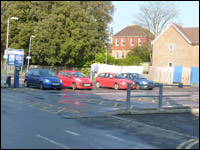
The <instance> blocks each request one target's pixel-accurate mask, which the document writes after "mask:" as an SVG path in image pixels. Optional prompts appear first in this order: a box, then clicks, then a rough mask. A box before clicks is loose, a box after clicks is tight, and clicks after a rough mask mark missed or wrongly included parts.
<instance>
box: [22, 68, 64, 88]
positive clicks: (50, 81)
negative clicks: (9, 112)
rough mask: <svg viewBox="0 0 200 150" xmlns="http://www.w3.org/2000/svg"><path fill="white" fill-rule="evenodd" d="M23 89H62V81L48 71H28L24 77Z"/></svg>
mask: <svg viewBox="0 0 200 150" xmlns="http://www.w3.org/2000/svg"><path fill="white" fill-rule="evenodd" d="M24 85H25V87H29V86H30V85H33V86H37V87H39V88H40V89H41V90H43V89H44V88H57V89H58V90H61V89H62V80H60V79H59V78H58V77H57V76H56V74H55V73H54V72H52V71H51V70H48V69H30V70H29V72H28V73H26V75H25V80H24Z"/></svg>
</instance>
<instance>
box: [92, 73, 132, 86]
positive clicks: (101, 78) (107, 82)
mask: <svg viewBox="0 0 200 150" xmlns="http://www.w3.org/2000/svg"><path fill="white" fill-rule="evenodd" d="M128 83H131V84H135V83H134V81H131V80H128V79H126V78H125V77H124V76H123V75H121V74H119V73H100V74H99V75H98V76H97V78H96V81H95V84H96V87H97V88H99V87H110V88H114V89H115V90H118V89H127V87H128ZM131 89H135V85H132V87H131Z"/></svg>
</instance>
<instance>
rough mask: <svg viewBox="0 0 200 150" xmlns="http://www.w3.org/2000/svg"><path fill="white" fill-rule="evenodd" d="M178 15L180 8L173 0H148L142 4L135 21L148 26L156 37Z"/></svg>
mask: <svg viewBox="0 0 200 150" xmlns="http://www.w3.org/2000/svg"><path fill="white" fill-rule="evenodd" d="M177 16H178V8H177V6H176V5H175V4H174V3H173V2H172V1H148V2H145V3H143V4H142V5H140V13H139V14H137V15H134V17H135V21H134V22H133V23H135V24H138V25H140V26H142V27H147V28H148V29H149V30H150V31H151V33H153V34H154V38H155V37H157V36H158V35H159V34H160V33H161V32H162V30H163V29H164V28H165V27H166V25H168V24H169V23H170V21H172V19H174V18H176V17H177Z"/></svg>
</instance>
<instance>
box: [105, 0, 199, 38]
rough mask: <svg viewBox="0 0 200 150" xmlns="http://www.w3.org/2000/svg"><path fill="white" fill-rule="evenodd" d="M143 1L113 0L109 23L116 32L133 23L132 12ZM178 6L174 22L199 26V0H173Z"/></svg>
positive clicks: (183, 25)
mask: <svg viewBox="0 0 200 150" xmlns="http://www.w3.org/2000/svg"><path fill="white" fill-rule="evenodd" d="M142 3H143V1H113V5H114V6H115V12H114V15H113V22H112V23H110V24H109V26H110V27H112V28H113V34H116V33H117V32H119V31H120V30H122V29H123V28H125V27H126V26H128V25H133V23H132V22H133V20H134V19H135V18H134V17H133V15H134V14H138V13H139V5H141V4H142ZM174 3H175V5H177V6H178V10H179V15H178V17H177V18H176V20H175V22H178V23H179V25H181V26H182V27H199V1H174Z"/></svg>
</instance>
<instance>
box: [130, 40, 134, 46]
mask: <svg viewBox="0 0 200 150" xmlns="http://www.w3.org/2000/svg"><path fill="white" fill-rule="evenodd" d="M130 45H131V46H133V45H134V39H133V38H131V42H130Z"/></svg>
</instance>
